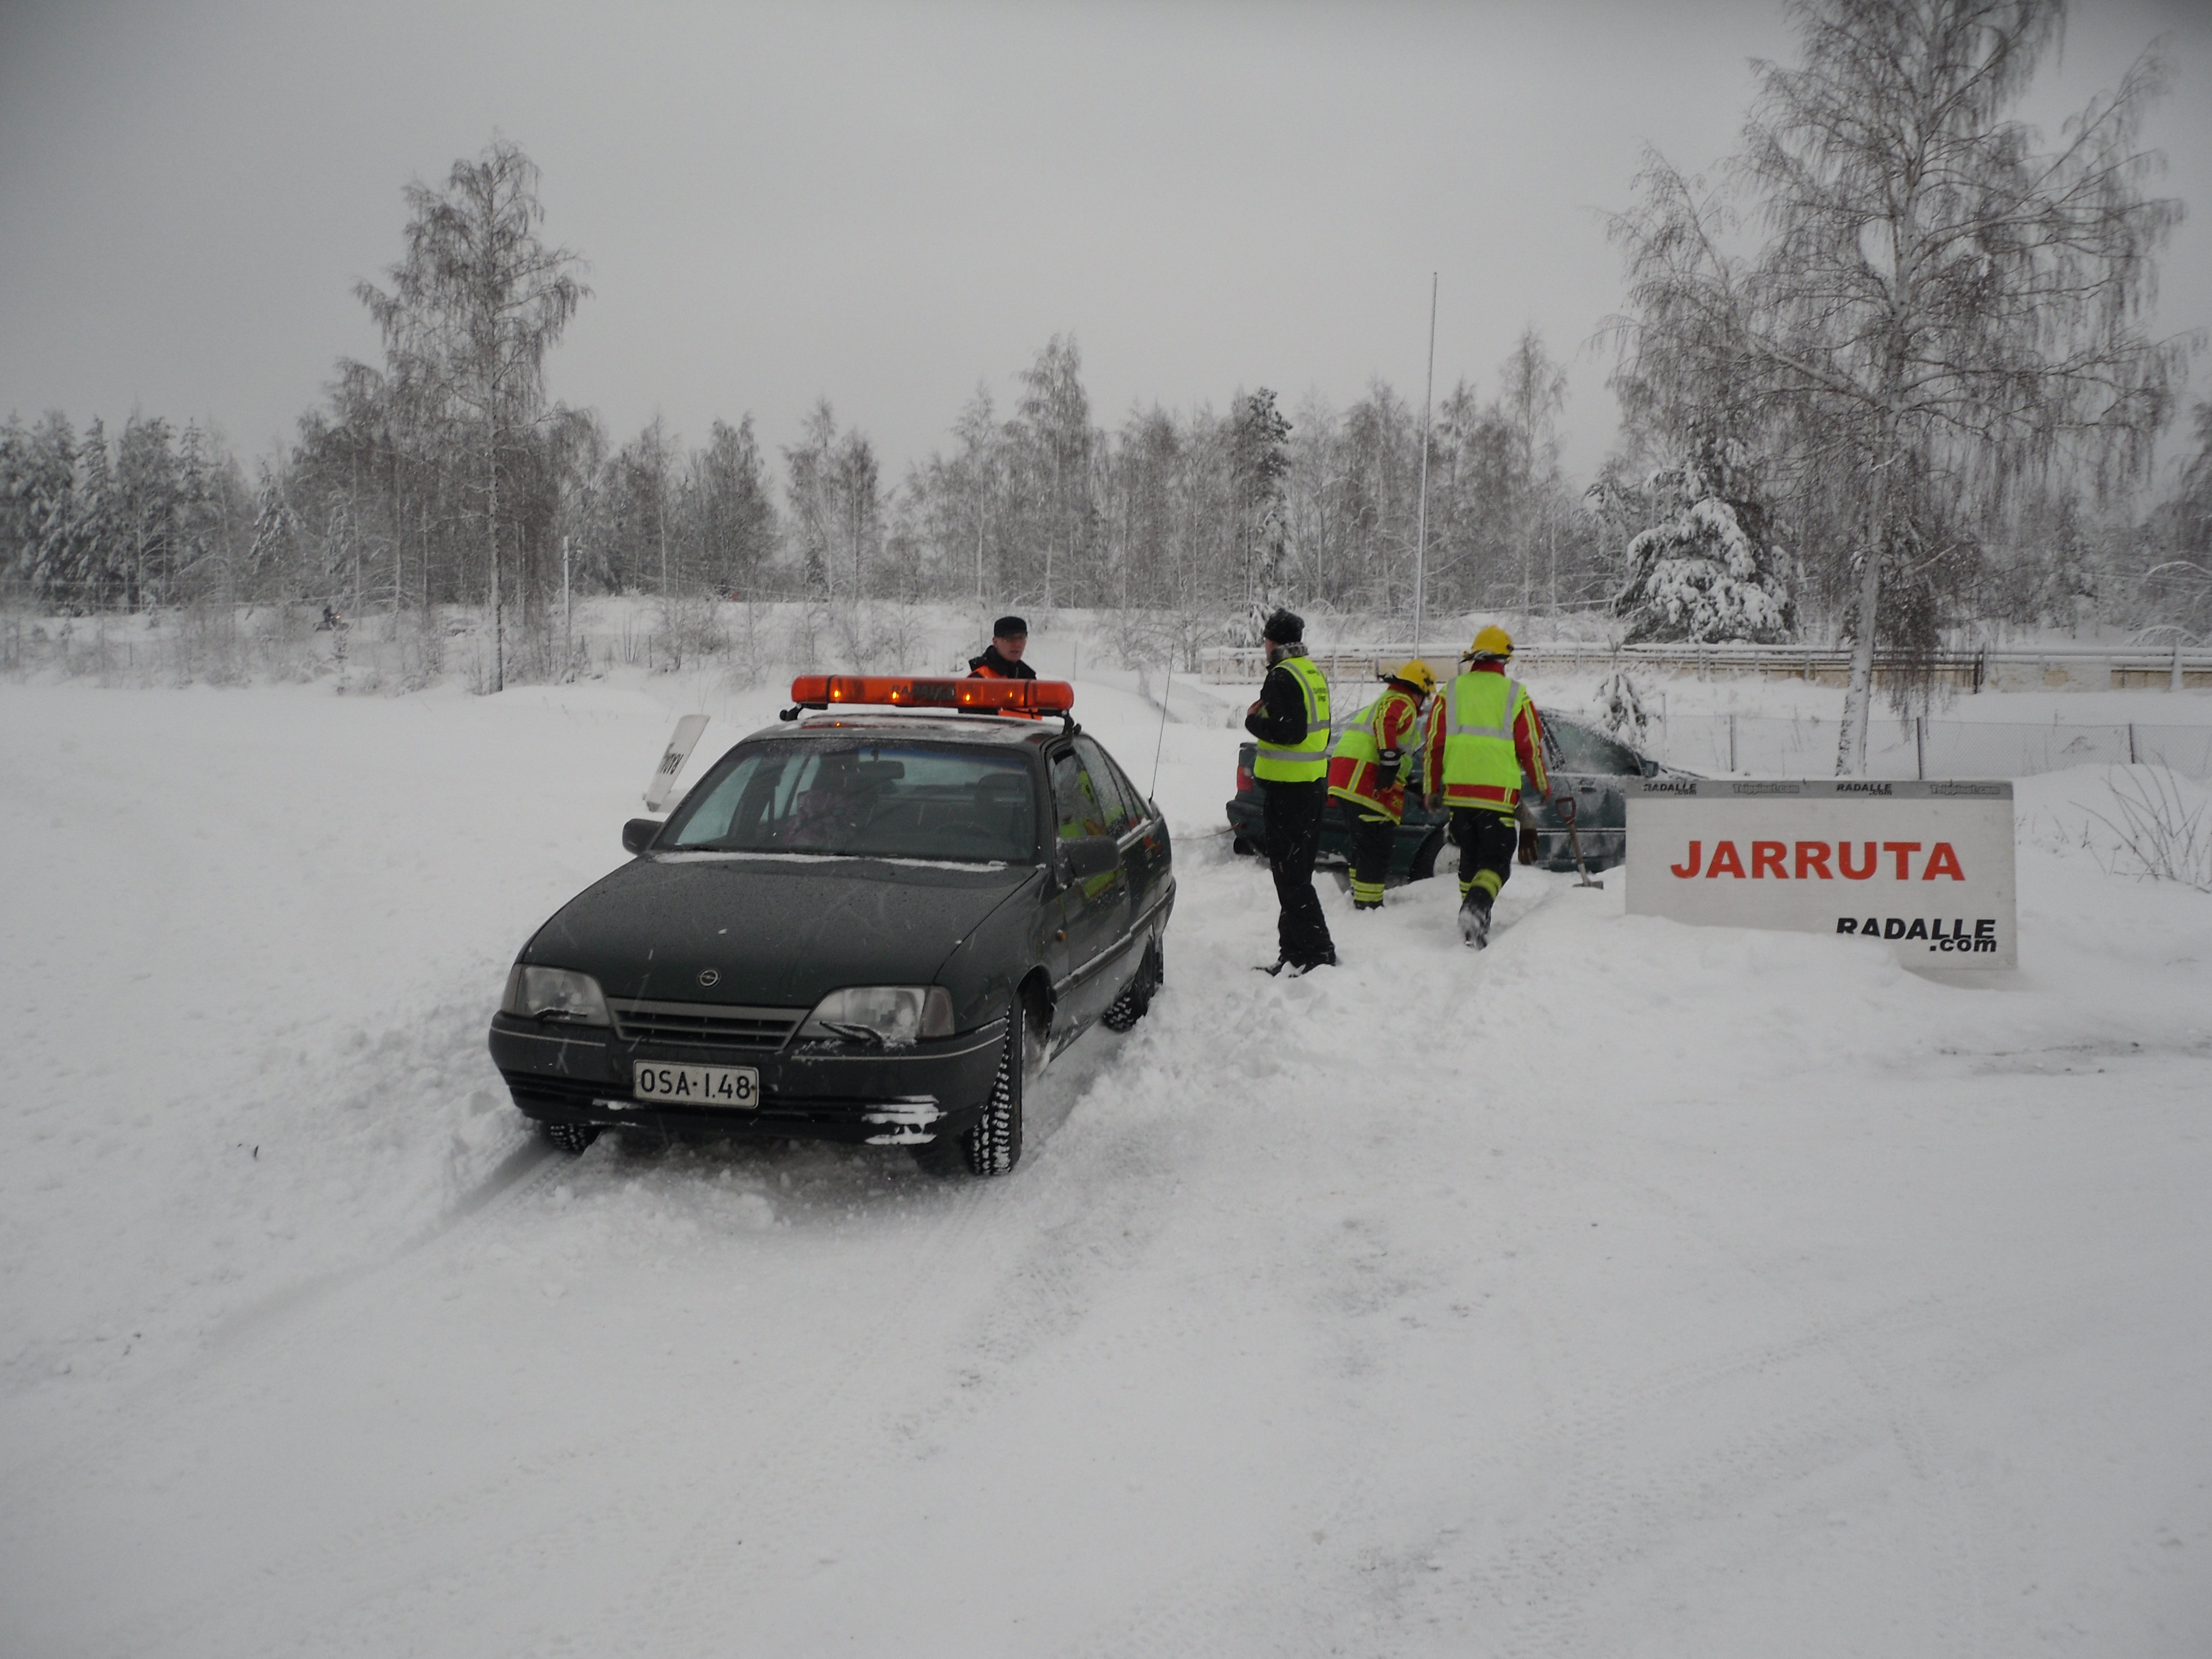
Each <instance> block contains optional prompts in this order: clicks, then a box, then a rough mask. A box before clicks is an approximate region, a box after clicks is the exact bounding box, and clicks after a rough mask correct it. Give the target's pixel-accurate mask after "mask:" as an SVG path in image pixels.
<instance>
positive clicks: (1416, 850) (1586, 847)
mask: <svg viewBox="0 0 2212 1659" xmlns="http://www.w3.org/2000/svg"><path fill="white" fill-rule="evenodd" d="M1539 712H1540V713H1542V714H1543V720H1544V736H1545V740H1546V754H1545V757H1544V758H1545V764H1546V766H1547V769H1549V771H1550V772H1551V774H1552V794H1551V798H1550V799H1548V800H1538V799H1534V798H1533V797H1532V798H1530V799H1528V805H1529V807H1530V809H1531V811H1532V812H1533V813H1534V817H1535V820H1536V824H1535V829H1536V857H1535V862H1536V863H1538V864H1540V865H1541V866H1544V867H1545V868H1547V869H1550V870H1571V869H1573V868H1574V867H1575V848H1574V838H1575V837H1576V836H1578V837H1579V838H1580V840H1581V842H1582V854H1583V861H1584V862H1585V863H1586V864H1587V865H1588V866H1589V868H1590V869H1592V870H1607V869H1610V868H1612V866H1614V865H1616V864H1619V863H1620V861H1621V860H1623V859H1624V858H1626V856H1627V849H1628V802H1627V797H1626V795H1625V794H1624V793H1622V791H1621V789H1620V785H1619V783H1618V780H1619V779H1621V778H1656V777H1672V776H1675V775H1677V774H1675V773H1674V772H1673V771H1672V770H1671V769H1669V768H1667V767H1664V766H1662V765H1661V764H1660V763H1658V762H1657V761H1655V760H1651V759H1650V758H1648V757H1645V756H1643V755H1639V754H1638V753H1637V752H1636V750H1633V749H1631V748H1630V747H1629V746H1628V745H1627V744H1624V743H1616V742H1615V741H1614V740H1613V738H1608V737H1607V736H1605V735H1604V734H1603V733H1602V732H1593V731H1592V730H1590V728H1589V726H1583V725H1581V724H1580V723H1578V722H1577V721H1575V720H1567V719H1565V718H1563V717H1562V716H1560V715H1558V714H1549V713H1545V712H1544V711H1541V710H1540V711H1539ZM1254 752H1255V745H1254V744H1249V743H1248V744H1244V745H1243V747H1242V748H1241V749H1239V750H1237V793H1236V796H1235V798H1234V799H1231V801H1230V803H1229V824H1230V829H1231V833H1232V834H1233V835H1234V836H1235V837H1236V839H1235V842H1234V843H1233V844H1234V846H1235V848H1236V850H1237V852H1238V853H1244V854H1256V853H1258V852H1259V851H1260V849H1261V839H1262V836H1261V803H1260V789H1259V786H1258V784H1256V783H1255V781H1253V778H1252V757H1253V754H1254ZM1570 803H1571V804H1570ZM1570 812H1571V813H1572V814H1573V815H1574V836H1569V834H1568V831H1567V817H1566V815H1567V814H1568V813H1570ZM1450 819H1451V815H1450V814H1449V812H1442V811H1437V812H1431V811H1429V810H1428V809H1427V808H1426V807H1425V806H1423V805H1421V804H1420V802H1419V801H1418V800H1415V799H1407V803H1406V815H1405V817H1404V819H1403V821H1402V822H1401V823H1400V824H1399V826H1398V836H1397V839H1396V840H1395V842H1392V843H1391V848H1390V879H1391V880H1392V881H1393V882H1399V881H1426V880H1427V879H1428V878H1430V877H1431V876H1433V875H1434V874H1436V872H1437V856H1438V855H1439V854H1441V853H1443V849H1444V844H1445V841H1446V834H1445V831H1446V828H1447V826H1448V825H1449V823H1450ZM1321 856H1322V859H1323V860H1325V861H1328V862H1342V861H1344V860H1348V859H1349V858H1350V857H1351V856H1352V821H1351V819H1350V818H1349V817H1346V814H1345V810H1344V803H1343V802H1342V801H1340V800H1337V799H1334V798H1332V799H1330V801H1329V803H1328V810H1327V811H1325V812H1324V813H1323V814H1322V821H1321Z"/></svg>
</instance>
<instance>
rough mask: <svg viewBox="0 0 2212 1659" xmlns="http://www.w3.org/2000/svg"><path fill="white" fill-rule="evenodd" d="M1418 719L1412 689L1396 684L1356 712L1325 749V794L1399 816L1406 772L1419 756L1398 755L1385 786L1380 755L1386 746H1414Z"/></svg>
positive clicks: (1403, 796) (1403, 806) (1402, 802)
mask: <svg viewBox="0 0 2212 1659" xmlns="http://www.w3.org/2000/svg"><path fill="white" fill-rule="evenodd" d="M1418 721H1419V711H1418V710H1417V709H1416V708H1414V705H1413V693H1412V692H1410V691H1407V690H1405V689H1404V688H1403V687H1401V686H1395V685H1394V686H1392V687H1390V688H1389V690H1386V691H1384V692H1383V695H1382V696H1379V697H1377V698H1376V699H1375V701H1374V702H1370V703H1369V704H1368V705H1367V707H1366V708H1363V709H1361V710H1360V711H1359V712H1358V714H1354V715H1353V716H1352V723H1351V724H1350V725H1349V726H1346V727H1345V728H1344V734H1343V735H1342V736H1341V737H1340V738H1337V740H1336V747H1335V748H1334V750H1331V751H1330V754H1329V757H1328V793H1330V794H1332V795H1334V796H1337V797H1339V798H1340V799H1343V800H1346V801H1349V802H1351V803H1352V805H1355V806H1364V807H1366V808H1367V809H1368V810H1369V811H1373V812H1380V813H1381V814H1382V815H1383V817H1387V818H1390V819H1393V820H1395V819H1398V818H1401V817H1404V816H1405V812H1406V775H1407V772H1409V771H1411V770H1412V769H1413V765H1418V764H1419V755H1418V753H1416V754H1415V755H1413V756H1401V759H1400V760H1399V763H1398V769H1397V771H1396V772H1395V774H1394V775H1393V776H1392V780H1391V781H1390V783H1389V786H1388V787H1385V786H1384V785H1383V783H1382V781H1381V778H1382V766H1383V753H1384V751H1386V750H1401V751H1402V750H1409V749H1411V750H1418V748H1419V745H1418V744H1417V743H1416V742H1415V741H1413V732H1414V727H1415V726H1416V724H1417V723H1418ZM1408 762H1411V763H1412V764H1410V765H1409V764H1408Z"/></svg>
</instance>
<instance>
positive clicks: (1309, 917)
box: [1260, 778, 1336, 968]
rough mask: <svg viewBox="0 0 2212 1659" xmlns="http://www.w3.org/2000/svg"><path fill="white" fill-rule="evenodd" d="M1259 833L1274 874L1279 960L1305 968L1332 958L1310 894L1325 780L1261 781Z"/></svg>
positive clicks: (1316, 898) (1317, 900)
mask: <svg viewBox="0 0 2212 1659" xmlns="http://www.w3.org/2000/svg"><path fill="white" fill-rule="evenodd" d="M1260 793H1261V824H1262V826H1263V828H1262V834H1263V836H1264V837H1265V839H1266V842H1267V868H1268V869H1269V870H1271V871H1273V872H1274V877H1275V899H1276V902H1278V903H1279V904H1280V905H1281V906H1282V915H1280V916H1279V917H1278V918H1277V919H1276V922H1275V941H1276V944H1277V945H1278V946H1279V948H1280V950H1281V952H1282V957H1283V960H1284V961H1285V962H1287V963H1292V964H1294V965H1295V966H1297V967H1300V968H1310V967H1312V966H1313V965H1314V964H1315V963H1318V962H1323V961H1326V960H1328V958H1329V957H1334V955H1335V954H1336V945H1335V942H1334V940H1332V939H1330V938H1329V936H1328V918H1327V917H1325V916H1323V915H1322V912H1321V895H1320V894H1318V893H1316V892H1315V891H1314V884H1313V869H1314V854H1316V853H1317V852H1319V851H1320V850H1321V813H1322V808H1323V807H1324V806H1326V805H1328V779H1326V778H1316V780H1314V781H1313V782H1311V783H1269V782H1267V781H1265V780H1262V781H1261V785H1260Z"/></svg>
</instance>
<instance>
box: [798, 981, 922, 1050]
mask: <svg viewBox="0 0 2212 1659" xmlns="http://www.w3.org/2000/svg"><path fill="white" fill-rule="evenodd" d="M951 1035H952V994H951V992H950V991H948V990H946V989H945V987H943V986H942V985H851V986H848V987H846V988H845V989H843V990H842V991H832V992H831V993H830V994H829V995H828V996H826V997H824V998H823V999H822V1001H821V1004H820V1005H819V1006H817V1008H816V1009H815V1010H814V1012H812V1013H811V1014H810V1015H809V1016H808V1017H807V1020H806V1024H804V1025H802V1026H800V1027H799V1036H802V1037H845V1038H848V1039H849V1040H851V1041H854V1042H880V1043H882V1044H883V1045H884V1047H885V1048H904V1047H906V1045H907V1044H908V1043H910V1042H914V1041H915V1039H916V1038H918V1037H941V1036H951Z"/></svg>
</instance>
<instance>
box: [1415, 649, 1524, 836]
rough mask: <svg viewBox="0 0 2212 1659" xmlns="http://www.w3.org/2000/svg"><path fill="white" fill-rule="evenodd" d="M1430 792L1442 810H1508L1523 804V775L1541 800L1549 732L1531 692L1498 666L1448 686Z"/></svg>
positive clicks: (1431, 755)
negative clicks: (1438, 799)
mask: <svg viewBox="0 0 2212 1659" xmlns="http://www.w3.org/2000/svg"><path fill="white" fill-rule="evenodd" d="M1428 749H1429V752H1428V765H1427V767H1426V769H1425V770H1426V773H1427V787H1428V793H1431V794H1439V793H1440V794H1442V795H1443V799H1444V805H1446V806H1448V807H1451V806H1479V807H1487V808H1488V809H1489V810H1490V811H1494V812H1511V811H1513V810H1514V808H1516V806H1518V805H1520V804H1521V777H1522V773H1524V772H1525V773H1526V774H1527V775H1528V781H1529V782H1530V783H1532V784H1534V786H1535V788H1536V792H1537V793H1539V794H1546V793H1549V791H1550V781H1549V780H1548V779H1547V777H1546V776H1545V775H1544V727H1543V722H1542V718H1541V716H1540V715H1539V714H1537V713H1536V704H1535V702H1534V699H1532V698H1531V697H1530V696H1528V688H1527V687H1526V686H1524V685H1522V684H1521V683H1520V682H1519V681H1518V680H1516V679H1515V678H1513V677H1512V676H1511V675H1510V674H1508V673H1507V672H1506V671H1505V669H1504V665H1503V664H1501V663H1494V662H1493V663H1480V664H1478V665H1475V666H1474V667H1473V668H1471V669H1469V670H1468V671H1466V672H1465V673H1463V674H1462V675H1460V676H1459V677H1458V678H1455V679H1454V680H1453V681H1452V683H1451V687H1450V689H1449V690H1448V691H1446V692H1445V694H1444V696H1443V718H1442V719H1440V720H1437V721H1436V722H1435V723H1434V724H1433V725H1432V726H1431V727H1430V731H1429V746H1428Z"/></svg>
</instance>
